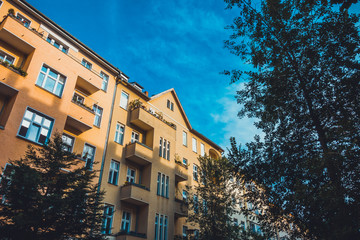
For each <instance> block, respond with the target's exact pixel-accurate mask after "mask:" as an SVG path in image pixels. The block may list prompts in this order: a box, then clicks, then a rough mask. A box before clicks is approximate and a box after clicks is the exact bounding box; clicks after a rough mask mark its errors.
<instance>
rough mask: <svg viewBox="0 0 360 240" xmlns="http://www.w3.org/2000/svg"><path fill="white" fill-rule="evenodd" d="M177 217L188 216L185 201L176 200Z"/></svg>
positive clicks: (175, 210)
mask: <svg viewBox="0 0 360 240" xmlns="http://www.w3.org/2000/svg"><path fill="white" fill-rule="evenodd" d="M174 212H175V217H177V218H179V217H186V216H187V215H188V204H187V203H186V202H184V200H181V199H177V198H175V209H174Z"/></svg>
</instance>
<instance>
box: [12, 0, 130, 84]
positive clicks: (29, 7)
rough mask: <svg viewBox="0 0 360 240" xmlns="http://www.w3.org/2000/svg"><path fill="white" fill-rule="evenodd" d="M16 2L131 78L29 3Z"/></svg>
mask: <svg viewBox="0 0 360 240" xmlns="http://www.w3.org/2000/svg"><path fill="white" fill-rule="evenodd" d="M13 1H14V2H16V3H18V4H20V5H23V6H25V7H27V8H28V9H29V10H32V11H33V12H34V13H36V14H37V15H38V17H39V18H41V19H42V20H43V21H45V22H46V23H47V24H49V25H50V26H52V27H54V28H55V29H57V30H58V31H59V32H62V33H63V34H64V35H65V36H66V37H68V38H69V39H71V40H72V41H74V42H75V43H76V44H78V45H80V46H81V47H82V48H83V50H84V51H85V52H86V51H87V52H88V54H91V55H93V56H94V57H95V58H97V60H98V61H100V62H102V63H103V64H105V65H107V67H108V68H111V70H112V71H113V72H115V73H117V74H122V75H124V76H125V77H126V78H129V77H128V76H127V75H126V74H124V73H123V72H122V71H121V70H120V69H118V68H117V67H115V66H114V65H112V64H111V63H109V62H108V61H107V60H105V59H104V58H102V57H101V56H100V55H99V54H97V53H96V52H95V51H94V50H92V49H91V48H89V47H88V46H86V45H85V44H84V43H82V42H81V41H80V40H78V39H77V38H75V37H74V36H73V35H71V34H70V33H69V32H67V31H66V30H65V29H63V28H62V27H60V26H59V25H58V24H56V23H55V22H54V21H52V20H51V19H50V18H48V17H47V16H45V15H44V14H43V13H41V12H40V11H39V10H37V9H36V8H35V7H33V6H32V5H30V4H29V3H28V2H27V1H25V0H13Z"/></svg>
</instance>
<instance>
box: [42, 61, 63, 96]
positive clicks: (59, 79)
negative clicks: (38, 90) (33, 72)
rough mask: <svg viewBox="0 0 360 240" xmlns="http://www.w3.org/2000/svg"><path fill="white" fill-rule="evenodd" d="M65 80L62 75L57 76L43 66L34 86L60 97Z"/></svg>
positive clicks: (53, 71) (57, 74)
mask: <svg viewBox="0 0 360 240" xmlns="http://www.w3.org/2000/svg"><path fill="white" fill-rule="evenodd" d="M65 80H66V78H65V77H64V76H63V75H61V74H59V73H58V72H56V71H55V70H53V69H51V68H50V67H48V66H46V65H43V66H42V67H41V70H40V74H39V77H38V79H37V81H36V85H37V86H39V87H42V88H44V89H46V90H48V91H49V92H51V93H53V94H55V95H56V96H59V97H61V95H62V92H63V89H64V85H65Z"/></svg>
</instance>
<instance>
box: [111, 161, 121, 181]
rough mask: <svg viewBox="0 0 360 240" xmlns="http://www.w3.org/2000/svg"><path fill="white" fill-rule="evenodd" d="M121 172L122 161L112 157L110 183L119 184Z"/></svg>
mask: <svg viewBox="0 0 360 240" xmlns="http://www.w3.org/2000/svg"><path fill="white" fill-rule="evenodd" d="M119 172H120V162H118V161H115V160H113V159H112V160H111V162H110V169H109V178H108V183H111V184H113V185H116V186H117V185H118V182H119Z"/></svg>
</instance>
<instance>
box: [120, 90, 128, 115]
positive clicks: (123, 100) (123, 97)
mask: <svg viewBox="0 0 360 240" xmlns="http://www.w3.org/2000/svg"><path fill="white" fill-rule="evenodd" d="M128 104H129V94H128V93H126V92H124V91H121V96H120V107H121V108H123V109H125V110H127V108H128Z"/></svg>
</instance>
